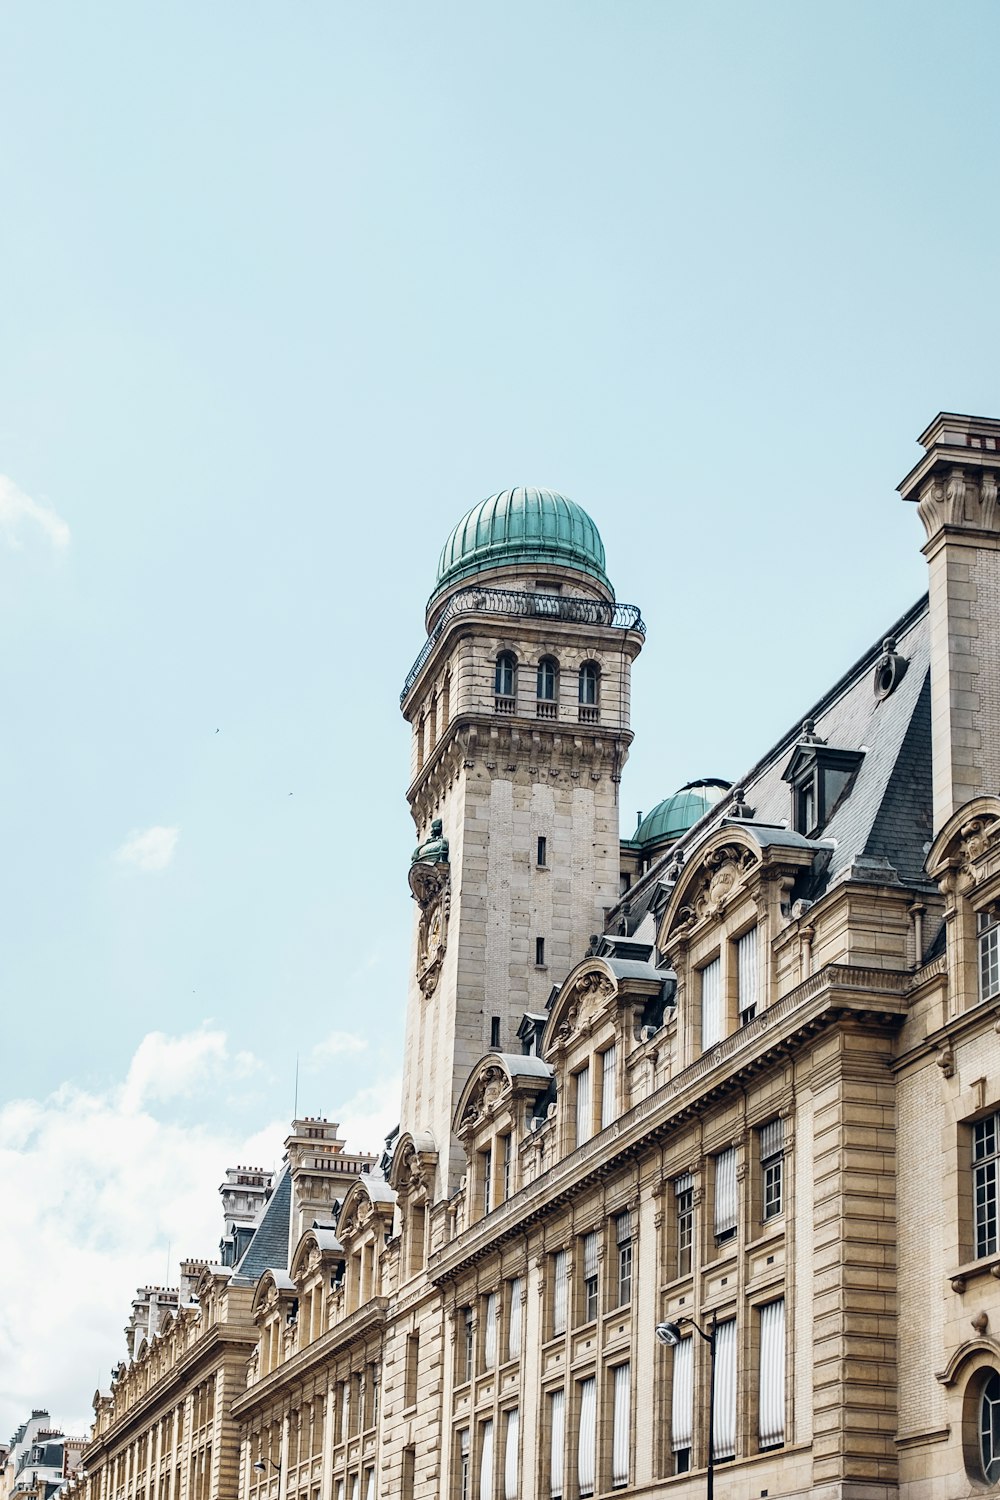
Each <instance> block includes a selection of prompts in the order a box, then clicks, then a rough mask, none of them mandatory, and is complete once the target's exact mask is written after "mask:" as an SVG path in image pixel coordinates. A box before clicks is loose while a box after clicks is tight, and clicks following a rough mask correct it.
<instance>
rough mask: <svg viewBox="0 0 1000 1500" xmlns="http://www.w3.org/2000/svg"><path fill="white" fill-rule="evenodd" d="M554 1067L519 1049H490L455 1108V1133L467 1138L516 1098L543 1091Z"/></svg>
mask: <svg viewBox="0 0 1000 1500" xmlns="http://www.w3.org/2000/svg"><path fill="white" fill-rule="evenodd" d="M551 1079H552V1068H551V1067H550V1065H549V1064H548V1063H547V1062H543V1060H542V1059H541V1058H540V1057H534V1056H530V1055H529V1056H525V1055H523V1054H521V1053H516V1052H487V1053H486V1055H485V1057H482V1058H480V1060H479V1062H478V1063H477V1064H476V1066H475V1067H474V1068H473V1069H472V1072H471V1073H470V1074H469V1077H468V1079H467V1080H466V1084H465V1088H464V1089H463V1090H462V1092H461V1095H460V1096H459V1100H458V1106H457V1108H456V1110H455V1133H456V1135H458V1136H459V1137H460V1138H464V1137H466V1136H468V1135H469V1134H471V1133H472V1132H474V1131H476V1130H478V1129H479V1127H480V1126H481V1125H482V1124H483V1123H484V1122H485V1121H487V1120H489V1119H490V1117H491V1116H492V1115H493V1114H494V1113H496V1112H497V1110H498V1109H502V1108H504V1107H506V1106H507V1105H508V1104H509V1103H510V1102H511V1100H512V1099H513V1098H531V1099H534V1098H536V1097H537V1096H538V1095H539V1094H544V1092H545V1090H546V1089H547V1088H548V1087H549V1083H550V1082H551Z"/></svg>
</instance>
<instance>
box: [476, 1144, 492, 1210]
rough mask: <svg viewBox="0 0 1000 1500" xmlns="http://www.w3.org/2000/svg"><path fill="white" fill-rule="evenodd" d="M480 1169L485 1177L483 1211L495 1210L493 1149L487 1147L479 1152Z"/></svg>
mask: <svg viewBox="0 0 1000 1500" xmlns="http://www.w3.org/2000/svg"><path fill="white" fill-rule="evenodd" d="M479 1170H480V1172H481V1173H482V1178H483V1213H484V1214H489V1213H492V1212H493V1150H492V1147H489V1146H488V1147H487V1148H486V1150H485V1151H481V1152H480V1153H479Z"/></svg>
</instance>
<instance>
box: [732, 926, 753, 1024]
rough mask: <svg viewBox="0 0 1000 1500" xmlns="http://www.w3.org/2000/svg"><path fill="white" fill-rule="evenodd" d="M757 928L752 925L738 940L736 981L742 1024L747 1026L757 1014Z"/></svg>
mask: <svg viewBox="0 0 1000 1500" xmlns="http://www.w3.org/2000/svg"><path fill="white" fill-rule="evenodd" d="M757 963H758V956H757V928H756V927H751V928H750V931H749V932H745V933H744V934H743V936H742V937H741V938H738V939H737V941H736V982H737V986H738V997H739V1011H740V1025H741V1026H745V1025H746V1023H747V1022H748V1021H752V1020H753V1018H754V1016H755V1015H756V1014H757V978H758V968H757Z"/></svg>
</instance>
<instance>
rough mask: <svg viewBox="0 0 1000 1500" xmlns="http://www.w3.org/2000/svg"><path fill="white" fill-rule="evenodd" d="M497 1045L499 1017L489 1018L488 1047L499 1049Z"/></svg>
mask: <svg viewBox="0 0 1000 1500" xmlns="http://www.w3.org/2000/svg"><path fill="white" fill-rule="evenodd" d="M499 1045H500V1017H499V1016H490V1046H491V1047H499Z"/></svg>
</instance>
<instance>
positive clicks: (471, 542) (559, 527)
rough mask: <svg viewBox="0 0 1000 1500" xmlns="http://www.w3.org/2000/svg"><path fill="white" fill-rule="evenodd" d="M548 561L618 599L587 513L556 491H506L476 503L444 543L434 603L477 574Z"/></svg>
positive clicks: (597, 537) (530, 566) (599, 541)
mask: <svg viewBox="0 0 1000 1500" xmlns="http://www.w3.org/2000/svg"><path fill="white" fill-rule="evenodd" d="M546 563H548V564H553V565H555V566H556V567H560V568H572V569H574V570H575V571H576V572H578V573H586V574H588V575H589V577H591V578H593V579H596V581H597V582H598V583H599V584H601V585H602V586H603V588H605V589H607V590H608V592H609V594H610V595H611V597H612V598H614V591H613V590H612V588H611V584H610V582H609V580H608V576H607V573H606V572H605V571H604V566H605V565H604V543H603V542H602V541H601V537H600V533H599V532H598V530H597V527H596V526H595V525H594V523H593V521H592V520H591V519H590V517H589V516H588V515H587V512H586V511H585V510H583V509H581V507H580V506H579V505H577V504H576V503H575V501H573V500H568V499H567V498H566V496H565V495H559V494H557V493H556V492H555V490H539V489H526V488H523V487H518V488H517V489H512V490H501V491H500V493H499V494H497V495H491V496H490V497H489V499H488V500H481V501H480V502H479V504H478V505H474V506H473V508H472V509H471V510H470V511H469V513H468V514H467V515H465V516H463V517H462V519H461V520H460V521H459V523H458V525H457V526H456V527H455V529H454V530H453V531H452V533H451V535H450V536H449V538H448V540H447V541H446V542H445V544H444V547H443V548H442V550H441V558H440V561H439V563H438V572H437V582H436V584H435V587H434V592H433V594H432V595H431V601H432V602H433V600H434V599H436V598H437V597H438V596H439V595H440V594H442V593H443V592H444V591H445V590H446V589H449V588H451V587H452V586H453V585H454V584H456V583H459V582H460V581H461V580H462V579H463V578H471V577H473V576H474V575H475V574H477V573H485V572H492V571H493V570H494V569H496V568H508V567H510V568H515V567H525V566H527V567H529V568H537V567H539V566H542V565H544V564H546Z"/></svg>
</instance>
